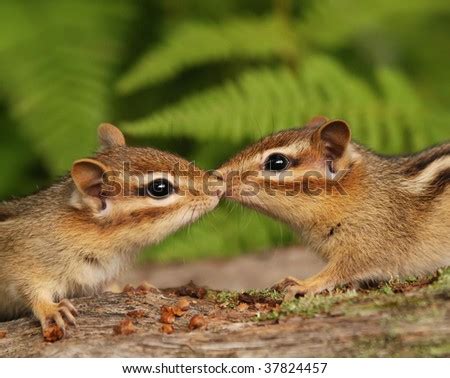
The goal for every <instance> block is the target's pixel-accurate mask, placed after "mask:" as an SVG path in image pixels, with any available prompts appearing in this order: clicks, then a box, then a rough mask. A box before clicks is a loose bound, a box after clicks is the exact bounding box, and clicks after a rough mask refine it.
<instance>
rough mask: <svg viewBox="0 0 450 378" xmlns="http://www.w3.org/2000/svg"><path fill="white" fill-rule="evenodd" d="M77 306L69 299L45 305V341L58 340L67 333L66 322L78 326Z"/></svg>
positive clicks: (42, 320) (43, 332)
mask: <svg viewBox="0 0 450 378" xmlns="http://www.w3.org/2000/svg"><path fill="white" fill-rule="evenodd" d="M77 315H78V312H77V310H76V309H75V307H74V306H73V305H72V303H70V301H69V300H68V299H63V300H62V301H61V302H59V303H52V304H51V305H47V306H45V310H44V311H43V314H42V317H41V325H42V334H43V336H44V340H45V341H50V342H54V341H58V340H60V339H62V338H63V337H64V335H65V334H66V322H67V323H69V324H71V325H73V326H75V327H76V321H75V316H77Z"/></svg>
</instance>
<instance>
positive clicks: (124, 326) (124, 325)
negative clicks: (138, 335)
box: [113, 318, 136, 335]
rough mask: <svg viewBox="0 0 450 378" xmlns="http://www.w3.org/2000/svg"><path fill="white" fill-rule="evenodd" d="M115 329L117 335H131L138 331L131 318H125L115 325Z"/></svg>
mask: <svg viewBox="0 0 450 378" xmlns="http://www.w3.org/2000/svg"><path fill="white" fill-rule="evenodd" d="M113 331H114V334H115V335H131V334H132V333H134V332H136V327H135V326H134V324H133V322H132V320H131V319H129V318H125V319H124V320H122V321H120V322H119V324H117V325H115V326H114V328H113Z"/></svg>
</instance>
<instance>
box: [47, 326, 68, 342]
mask: <svg viewBox="0 0 450 378" xmlns="http://www.w3.org/2000/svg"><path fill="white" fill-rule="evenodd" d="M43 336H44V340H45V341H48V342H50V343H54V342H55V341H58V340H61V339H62V338H63V337H64V331H63V330H62V329H61V327H59V326H58V325H57V324H50V325H49V326H47V327H45V328H44V331H43Z"/></svg>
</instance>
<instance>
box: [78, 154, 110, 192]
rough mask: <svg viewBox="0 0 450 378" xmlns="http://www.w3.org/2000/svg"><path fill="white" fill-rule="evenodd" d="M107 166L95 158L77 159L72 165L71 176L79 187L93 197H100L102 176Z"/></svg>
mask: <svg viewBox="0 0 450 378" xmlns="http://www.w3.org/2000/svg"><path fill="white" fill-rule="evenodd" d="M105 172H106V167H105V166H104V165H103V164H102V163H100V162H99V161H97V160H94V159H81V160H77V161H75V162H74V163H73V165H72V171H71V176H72V179H73V182H74V183H75V185H76V187H77V189H78V190H79V191H80V192H81V193H84V194H87V195H89V196H92V197H100V194H101V189H102V178H103V174H104V173H105Z"/></svg>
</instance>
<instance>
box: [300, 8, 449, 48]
mask: <svg viewBox="0 0 450 378" xmlns="http://www.w3.org/2000/svg"><path fill="white" fill-rule="evenodd" d="M449 11H450V9H449V4H448V1H447V0H434V1H429V0H410V1H391V0H372V1H368V2H367V1H355V0H339V1H335V0H325V1H316V2H314V6H312V7H311V10H310V11H309V12H308V13H307V15H306V17H305V19H303V20H302V21H301V23H300V24H299V32H300V34H301V35H303V36H304V37H305V38H306V39H308V40H309V41H312V42H315V43H318V44H321V45H324V46H328V47H332V48H336V47H337V46H342V45H343V44H345V43H348V42H349V41H351V40H352V39H359V38H361V40H362V41H364V42H365V43H367V37H368V34H369V33H372V34H374V35H376V34H377V33H379V31H380V30H389V29H390V28H391V26H397V25H398V24H400V23H402V22H404V21H406V20H411V19H413V20H417V19H420V20H422V21H423V20H424V19H426V18H427V17H430V16H434V15H437V14H441V13H442V12H447V13H448V12H449Z"/></svg>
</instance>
